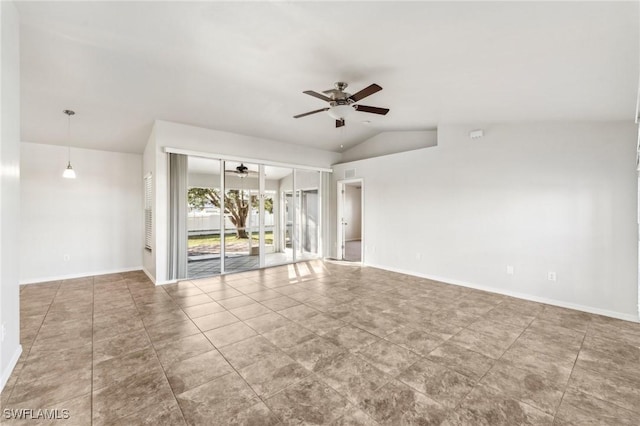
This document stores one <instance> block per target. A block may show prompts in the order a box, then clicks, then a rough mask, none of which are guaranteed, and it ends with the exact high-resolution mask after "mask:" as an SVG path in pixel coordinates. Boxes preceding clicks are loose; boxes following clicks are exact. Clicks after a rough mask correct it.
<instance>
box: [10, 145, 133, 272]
mask: <svg viewBox="0 0 640 426" xmlns="http://www.w3.org/2000/svg"><path fill="white" fill-rule="evenodd" d="M66 163H67V147H62V146H56V145H42V144H33V143H26V142H25V143H22V160H21V166H22V176H21V210H22V214H21V230H22V233H21V238H20V240H21V247H20V265H21V273H20V281H21V282H22V283H31V282H41V281H49V280H53V279H59V278H64V277H74V276H86V275H96V274H102V273H109V272H118V271H126V270H133V269H140V268H141V267H142V251H143V247H144V244H143V240H142V235H143V231H142V221H141V217H142V215H143V214H142V212H143V200H142V196H143V190H142V157H141V156H140V155H139V154H125V153H117V152H107V151H97V150H88V149H78V148H72V149H71V164H72V165H73V168H74V170H75V171H76V174H77V178H76V179H64V178H63V177H62V171H63V170H64V167H65V165H66ZM67 255H68V260H65V256H67Z"/></svg>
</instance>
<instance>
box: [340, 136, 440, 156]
mask: <svg viewBox="0 0 640 426" xmlns="http://www.w3.org/2000/svg"><path fill="white" fill-rule="evenodd" d="M437 144H438V132H437V131H436V130H416V131H389V132H382V133H378V134H377V135H375V136H372V137H371V138H369V139H367V140H366V141H364V142H362V143H360V144H358V145H356V146H354V147H352V148H349V149H348V150H346V151H344V152H343V153H342V157H341V158H340V161H341V162H343V163H344V162H347V161H355V160H363V159H365V158H373V157H379V156H381V155H388V154H395V153H398V152H405V151H411V150H415V149H421V148H427V147H431V146H436V145H437Z"/></svg>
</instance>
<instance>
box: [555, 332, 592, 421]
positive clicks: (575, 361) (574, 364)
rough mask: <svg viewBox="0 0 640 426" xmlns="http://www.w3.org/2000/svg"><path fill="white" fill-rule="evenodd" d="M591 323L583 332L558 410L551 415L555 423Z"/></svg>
mask: <svg viewBox="0 0 640 426" xmlns="http://www.w3.org/2000/svg"><path fill="white" fill-rule="evenodd" d="M590 326H591V323H589V325H588V326H587V329H586V330H585V332H584V336H582V341H581V342H580V349H578V353H577V354H576V359H575V360H574V361H573V366H571V373H570V374H569V378H568V379H567V383H566V384H565V385H564V391H563V392H562V397H561V398H560V403H559V404H558V408H556V412H555V414H554V415H553V421H554V422H555V420H556V416H557V415H558V411H559V410H560V406H561V405H562V401H564V396H565V394H566V393H567V389H569V382H571V376H573V370H574V369H575V368H576V364H577V363H578V358H579V357H580V352H582V347H583V346H584V341H585V339H586V338H587V332H588V331H589V327H590Z"/></svg>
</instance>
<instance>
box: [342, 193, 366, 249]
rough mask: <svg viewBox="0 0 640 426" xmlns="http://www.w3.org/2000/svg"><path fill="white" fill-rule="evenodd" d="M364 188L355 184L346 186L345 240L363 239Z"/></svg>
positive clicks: (344, 211) (344, 210)
mask: <svg viewBox="0 0 640 426" xmlns="http://www.w3.org/2000/svg"><path fill="white" fill-rule="evenodd" d="M361 196H362V188H361V187H358V186H354V185H346V186H345V188H344V206H343V214H344V221H345V222H346V223H347V225H346V226H345V227H344V239H345V241H355V240H360V239H362V235H361V230H362V222H361V221H362V205H361V204H362V202H361Z"/></svg>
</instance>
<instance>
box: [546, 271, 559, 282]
mask: <svg viewBox="0 0 640 426" xmlns="http://www.w3.org/2000/svg"><path fill="white" fill-rule="evenodd" d="M547 279H548V280H549V281H556V280H557V279H558V276H557V275H556V273H555V272H553V271H549V272H547Z"/></svg>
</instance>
